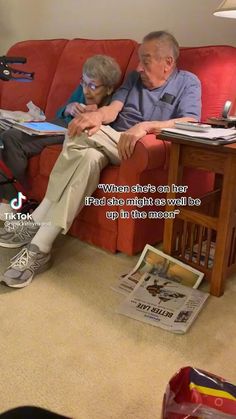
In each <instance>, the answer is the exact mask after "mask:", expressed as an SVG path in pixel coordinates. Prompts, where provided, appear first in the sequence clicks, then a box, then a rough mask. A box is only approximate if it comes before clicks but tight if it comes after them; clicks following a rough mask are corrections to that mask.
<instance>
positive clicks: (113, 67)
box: [83, 55, 121, 87]
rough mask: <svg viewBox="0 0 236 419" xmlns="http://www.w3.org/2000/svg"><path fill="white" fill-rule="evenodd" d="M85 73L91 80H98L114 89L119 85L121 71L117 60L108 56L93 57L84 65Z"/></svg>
mask: <svg viewBox="0 0 236 419" xmlns="http://www.w3.org/2000/svg"><path fill="white" fill-rule="evenodd" d="M83 73H84V74H86V76H88V77H89V78H90V79H94V80H96V79H98V80H100V81H101V83H102V84H104V86H107V87H113V86H115V85H116V84H118V82H119V80H120V77H121V69H120V66H119V64H118V63H117V62H116V60H115V59H114V58H112V57H109V56H108V55H93V57H90V58H88V59H87V60H86V61H85V63H84V65H83Z"/></svg>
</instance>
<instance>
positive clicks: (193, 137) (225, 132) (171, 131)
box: [161, 128, 236, 145]
mask: <svg viewBox="0 0 236 419" xmlns="http://www.w3.org/2000/svg"><path fill="white" fill-rule="evenodd" d="M162 134H164V135H165V136H166V137H167V136H168V135H169V136H170V137H176V138H181V139H186V140H188V141H194V142H198V143H203V144H210V145H223V144H231V143H235V142H236V129H234V128H232V129H230V128H210V129H209V131H207V132H201V133H200V132H199V133H198V132H193V131H188V130H186V129H184V130H183V129H179V128H164V129H162V130H161V135H162Z"/></svg>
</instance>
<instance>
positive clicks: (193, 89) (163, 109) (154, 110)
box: [111, 69, 201, 131]
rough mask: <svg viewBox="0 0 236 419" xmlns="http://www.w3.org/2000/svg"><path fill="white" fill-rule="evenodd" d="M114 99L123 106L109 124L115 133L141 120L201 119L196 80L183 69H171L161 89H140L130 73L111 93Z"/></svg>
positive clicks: (197, 82)
mask: <svg viewBox="0 0 236 419" xmlns="http://www.w3.org/2000/svg"><path fill="white" fill-rule="evenodd" d="M114 100H119V101H121V102H123V103H124V107H123V109H122V110H121V112H120V113H119V115H118V117H117V119H116V120H115V121H114V122H113V123H112V124H111V126H112V127H113V128H114V129H115V130H117V131H126V130H127V129H129V128H131V127H132V126H134V125H135V124H137V123H139V122H144V121H167V120H169V119H173V118H182V117H184V116H189V117H194V118H196V119H197V120H200V116H201V84H200V80H199V79H198V78H197V76H195V75H194V74H192V73H190V72H188V71H183V70H177V69H176V70H174V72H173V73H172V74H171V75H170V77H169V78H168V80H167V81H166V82H165V83H164V84H163V85H162V86H161V87H157V88H156V89H152V90H149V89H147V88H146V87H144V85H143V84H142V81H141V79H140V76H139V73H138V72H137V71H133V72H132V73H130V74H129V76H128V77H127V79H126V80H125V82H124V83H123V84H122V86H121V87H120V88H119V89H118V90H117V91H116V92H115V93H114V94H113V96H112V102H113V101H114Z"/></svg>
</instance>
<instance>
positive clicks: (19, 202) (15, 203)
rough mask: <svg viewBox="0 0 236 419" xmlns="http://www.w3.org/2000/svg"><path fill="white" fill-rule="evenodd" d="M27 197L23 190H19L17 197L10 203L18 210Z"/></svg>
mask: <svg viewBox="0 0 236 419" xmlns="http://www.w3.org/2000/svg"><path fill="white" fill-rule="evenodd" d="M25 199H27V198H26V196H25V195H23V193H22V192H18V195H17V198H13V199H12V200H11V202H10V205H11V207H12V208H13V209H14V210H18V209H20V208H21V207H22V203H23V201H24V200H25Z"/></svg>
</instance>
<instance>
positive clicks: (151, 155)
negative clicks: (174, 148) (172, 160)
mask: <svg viewBox="0 0 236 419" xmlns="http://www.w3.org/2000/svg"><path fill="white" fill-rule="evenodd" d="M168 156H169V143H167V142H166V141H163V140H158V139H157V138H156V136H155V135H154V134H148V135H145V137H143V138H141V140H139V141H138V142H137V144H136V146H135V149H134V152H133V154H132V156H131V158H130V159H128V160H123V161H122V162H121V170H122V171H128V172H129V173H130V172H133V171H135V172H136V173H141V172H143V171H145V170H151V169H157V168H159V169H161V168H163V169H166V163H167V161H168Z"/></svg>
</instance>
